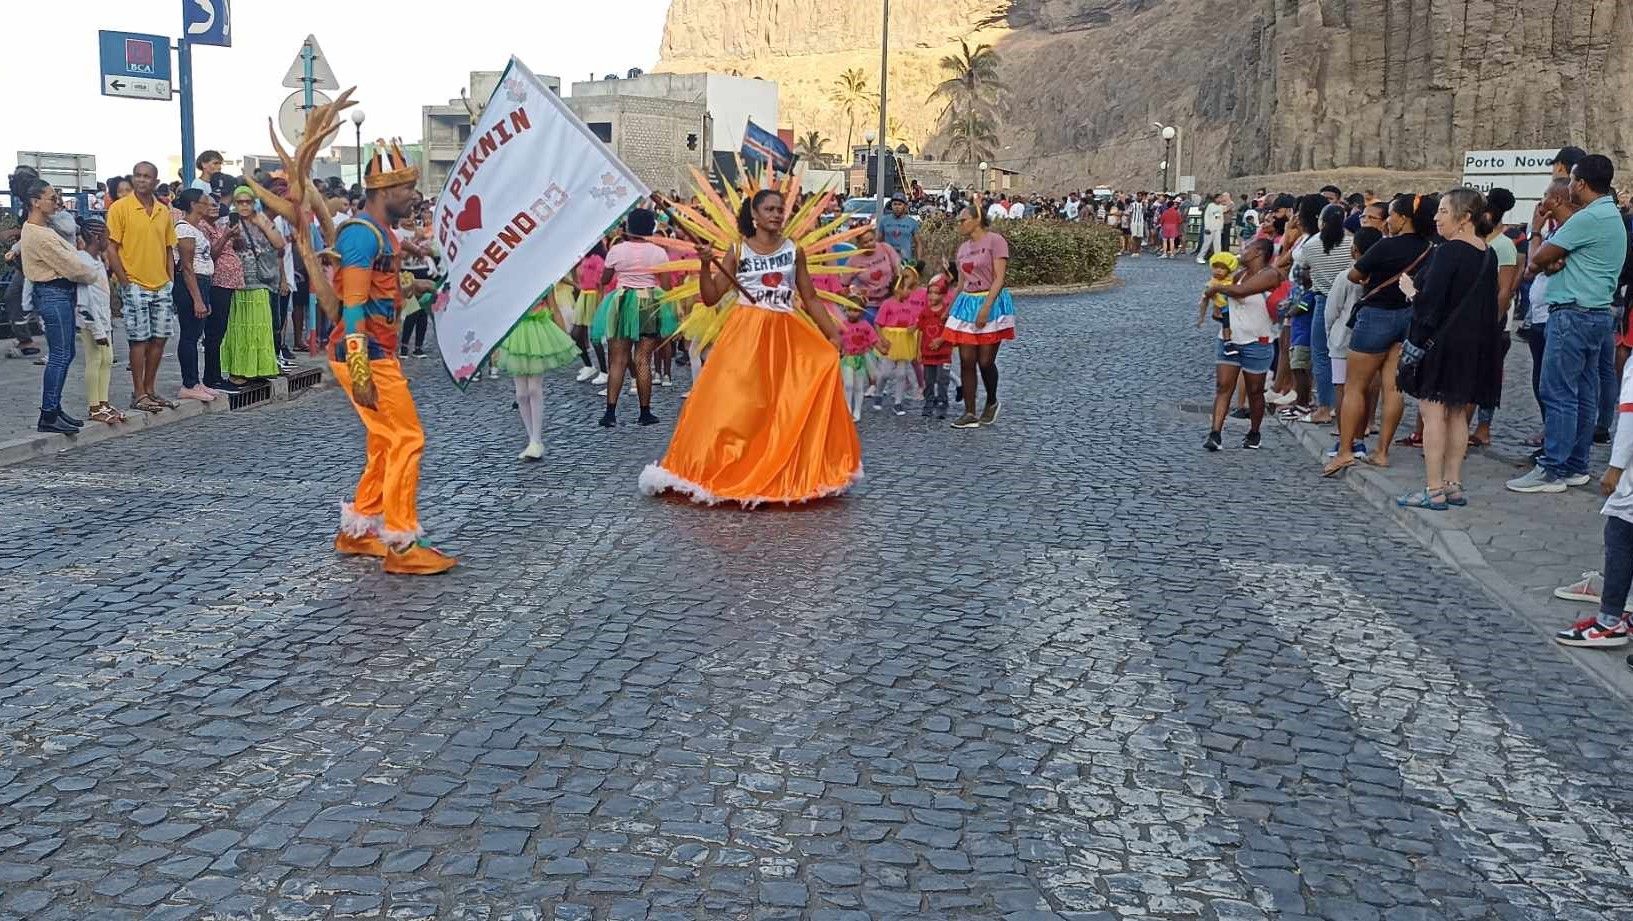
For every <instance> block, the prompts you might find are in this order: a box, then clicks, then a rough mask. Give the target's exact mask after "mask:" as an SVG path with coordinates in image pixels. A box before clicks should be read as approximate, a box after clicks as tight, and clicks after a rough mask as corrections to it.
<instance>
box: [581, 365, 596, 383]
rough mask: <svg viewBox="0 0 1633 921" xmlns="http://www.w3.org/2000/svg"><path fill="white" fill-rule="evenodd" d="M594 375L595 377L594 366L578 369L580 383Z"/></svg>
mask: <svg viewBox="0 0 1633 921" xmlns="http://www.w3.org/2000/svg"><path fill="white" fill-rule="evenodd" d="M592 377H595V369H594V368H588V367H586V368H579V369H578V382H579V383H580V384H582V383H584V382H585V381H587V380H589V379H590V378H592Z"/></svg>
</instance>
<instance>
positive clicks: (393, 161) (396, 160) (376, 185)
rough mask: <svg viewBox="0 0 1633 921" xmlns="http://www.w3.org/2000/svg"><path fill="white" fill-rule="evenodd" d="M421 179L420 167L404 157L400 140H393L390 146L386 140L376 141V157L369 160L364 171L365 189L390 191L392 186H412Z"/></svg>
mask: <svg viewBox="0 0 1633 921" xmlns="http://www.w3.org/2000/svg"><path fill="white" fill-rule="evenodd" d="M419 178H420V170H419V167H417V166H415V165H413V164H412V163H409V162H408V158H407V157H405V156H403V147H402V141H401V140H400V139H398V138H392V139H391V143H390V144H387V143H386V142H385V140H384V139H376V140H375V142H374V156H372V157H370V158H369V163H368V166H367V167H366V168H365V169H364V170H363V188H365V189H389V188H391V187H392V186H399V185H411V184H413V183H415V182H418V181H419Z"/></svg>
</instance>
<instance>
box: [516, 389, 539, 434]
mask: <svg viewBox="0 0 1633 921" xmlns="http://www.w3.org/2000/svg"><path fill="white" fill-rule="evenodd" d="M516 410H517V411H518V412H520V413H521V414H522V425H523V426H525V427H526V428H527V443H528V444H542V443H543V438H544V376H543V375H540V374H522V375H518V376H517V377H516Z"/></svg>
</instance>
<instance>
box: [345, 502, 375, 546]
mask: <svg viewBox="0 0 1633 921" xmlns="http://www.w3.org/2000/svg"><path fill="white" fill-rule="evenodd" d="M384 524H385V519H383V518H381V517H380V516H379V515H361V514H358V511H357V506H355V505H352V504H351V503H350V502H345V501H342V502H341V503H340V531H341V533H343V534H346V535H349V536H351V537H368V536H369V535H371V534H379V533H380V527H381V526H382V525H384Z"/></svg>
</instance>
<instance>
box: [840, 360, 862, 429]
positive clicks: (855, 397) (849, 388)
mask: <svg viewBox="0 0 1633 921" xmlns="http://www.w3.org/2000/svg"><path fill="white" fill-rule="evenodd" d="M839 376H840V379H841V380H843V381H844V382H845V402H846V403H847V404H848V405H849V406H850V408H851V418H853V419H860V418H862V399H863V395H864V394H866V393H867V390H868V372H867V370H866V369H864V368H853V367H851V366H850V365H842V366H841V367H840V369H839Z"/></svg>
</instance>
